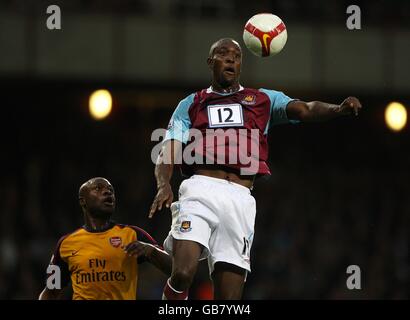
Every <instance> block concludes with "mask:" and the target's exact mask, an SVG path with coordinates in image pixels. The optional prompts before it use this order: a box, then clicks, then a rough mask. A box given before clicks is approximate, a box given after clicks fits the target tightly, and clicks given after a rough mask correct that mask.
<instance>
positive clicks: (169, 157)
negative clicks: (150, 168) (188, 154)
mask: <svg viewBox="0 0 410 320" xmlns="http://www.w3.org/2000/svg"><path fill="white" fill-rule="evenodd" d="M181 152H182V143H181V142H180V141H178V140H167V141H165V142H164V145H163V146H162V149H161V152H160V154H159V156H158V160H157V164H156V165H155V178H156V180H157V194H156V196H155V198H154V201H153V203H152V205H151V209H150V211H149V218H152V217H153V215H154V213H155V212H156V211H157V210H161V209H162V206H163V205H164V204H165V206H166V207H167V208H169V207H170V206H171V203H172V200H173V199H174V194H173V192H172V188H171V184H170V181H171V177H172V173H173V171H174V163H175V159H176V157H177V155H178V154H180V153H181Z"/></svg>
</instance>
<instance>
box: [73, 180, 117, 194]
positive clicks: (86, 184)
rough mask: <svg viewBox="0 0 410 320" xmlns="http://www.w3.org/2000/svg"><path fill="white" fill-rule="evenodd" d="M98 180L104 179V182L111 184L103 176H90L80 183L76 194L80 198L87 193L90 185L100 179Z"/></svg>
mask: <svg viewBox="0 0 410 320" xmlns="http://www.w3.org/2000/svg"><path fill="white" fill-rule="evenodd" d="M100 180H103V181H105V182H106V183H108V184H109V185H111V183H110V182H109V181H108V180H107V179H105V178H103V177H94V178H91V179H89V180H87V181H86V182H84V183H83V184H82V185H81V187H80V189H79V190H78V196H79V197H80V198H82V197H84V196H85V195H86V194H87V193H88V191H89V190H90V187H91V186H92V185H93V184H94V183H95V182H97V181H100Z"/></svg>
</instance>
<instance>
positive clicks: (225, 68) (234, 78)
mask: <svg viewBox="0 0 410 320" xmlns="http://www.w3.org/2000/svg"><path fill="white" fill-rule="evenodd" d="M241 63H242V52H241V49H240V48H239V46H238V45H237V44H236V43H234V42H232V41H224V42H222V43H221V44H220V45H218V46H217V47H215V49H214V51H213V55H212V59H211V61H210V67H211V69H212V72H213V78H214V81H216V82H217V83H218V84H219V85H220V86H221V87H223V88H226V87H229V86H232V85H235V84H237V83H238V82H239V76H240V74H241Z"/></svg>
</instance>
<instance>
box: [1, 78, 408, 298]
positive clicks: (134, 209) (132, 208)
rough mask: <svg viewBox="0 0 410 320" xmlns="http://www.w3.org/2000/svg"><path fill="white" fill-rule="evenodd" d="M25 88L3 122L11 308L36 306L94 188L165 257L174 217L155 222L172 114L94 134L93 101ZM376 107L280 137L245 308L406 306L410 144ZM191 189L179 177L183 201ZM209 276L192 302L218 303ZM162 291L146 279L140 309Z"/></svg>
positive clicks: (125, 121) (158, 112) (145, 273)
mask: <svg viewBox="0 0 410 320" xmlns="http://www.w3.org/2000/svg"><path fill="white" fill-rule="evenodd" d="M16 88H19V87H18V86H16ZM16 88H14V89H13V88H11V89H10V88H7V87H6V89H7V90H6V92H7V94H6V95H9V96H10V97H12V99H9V100H7V99H6V102H5V104H4V106H5V114H4V117H2V119H1V120H0V121H1V129H0V133H1V137H2V139H3V143H2V145H3V151H4V155H3V158H2V160H1V161H2V168H3V170H2V172H1V176H0V177H1V182H2V183H1V184H0V193H1V195H2V198H3V201H1V202H0V212H1V214H0V283H1V284H2V285H1V286H0V299H36V298H37V297H38V294H39V293H40V291H41V289H42V287H43V286H44V280H45V270H46V267H47V264H48V262H49V260H50V257H51V254H52V252H53V250H54V248H55V245H56V243H57V241H58V239H59V238H60V237H61V236H62V235H64V234H66V233H69V232H71V231H73V230H74V229H76V228H78V227H79V226H81V225H82V224H83V220H82V216H81V211H80V208H79V205H78V194H77V192H78V188H79V186H80V185H81V183H82V182H84V181H86V180H87V179H88V178H90V177H93V176H104V177H106V178H108V179H109V180H110V181H111V182H112V184H113V185H114V187H115V189H116V193H117V201H118V208H117V212H116V215H115V217H114V219H115V220H116V221H117V222H120V223H126V224H134V225H138V226H140V227H142V228H144V229H146V230H147V231H148V232H150V233H151V234H152V235H153V236H154V238H156V239H157V240H158V242H160V243H162V241H163V239H164V238H165V236H166V235H167V233H168V231H169V229H168V228H169V226H170V223H171V216H170V213H169V212H168V211H167V210H164V211H163V212H161V213H159V214H157V215H156V216H155V217H154V218H153V219H152V220H149V219H148V218H147V212H148V209H149V206H150V204H151V201H152V199H153V196H154V195H155V191H156V190H155V179H154V175H153V169H154V165H153V163H152V162H151V149H152V147H153V146H154V145H155V144H156V142H151V140H150V135H151V132H152V130H154V129H156V128H159V127H162V128H164V127H166V125H167V122H168V119H169V117H170V115H171V113H172V108H171V107H168V108H165V107H164V108H158V109H152V110H148V109H138V108H126V107H124V106H122V108H119V107H118V108H114V111H113V113H112V115H111V116H110V117H109V118H108V119H106V120H104V121H101V122H96V121H94V120H92V119H91V118H90V117H89V116H88V114H87V109H86V105H85V103H84V99H83V96H82V93H81V92H82V91H81V90H82V89H73V88H67V87H64V86H61V87H60V88H59V87H52V88H51V89H50V87H47V86H44V87H42V88H34V89H31V90H32V92H28V93H27V94H26V95H24V96H22V95H20V96H19V95H18V94H16V92H17V90H20V89H16ZM13 90H16V92H13ZM34 91H35V92H36V94H34ZM181 98H182V96H181ZM317 98H322V100H326V99H327V100H329V97H317ZM338 100H339V99H338V97H334V98H333V100H332V101H338ZM376 101H377V99H374V100H372V99H370V98H369V99H367V100H366V98H364V101H363V102H364V105H365V107H367V108H368V109H367V111H365V112H363V114H362V115H361V118H360V119H359V120H356V121H355V120H350V119H339V120H335V121H332V122H330V123H326V124H311V125H307V124H305V125H288V126H286V125H285V126H278V127H275V128H273V129H272V130H271V132H270V135H271V137H270V150H271V156H270V161H271V168H272V176H271V178H270V179H268V180H260V181H257V182H256V185H255V189H254V191H253V193H254V196H255V197H256V200H257V219H256V226H255V239H254V245H253V249H252V263H253V265H252V270H253V271H252V273H251V274H250V275H249V276H248V280H247V284H246V287H245V292H244V297H245V298H248V299H293V298H295V299H347V298H349V299H356V298H357V299H403V298H407V299H408V298H409V291H410V290H409V288H410V274H409V270H410V268H409V267H410V265H409V264H410V259H409V237H408V231H409V227H410V220H409V219H410V218H409V217H410V199H409V197H408V190H409V187H410V176H409V170H408V163H410V153H409V151H408V150H410V148H409V141H410V139H409V134H408V133H407V132H405V133H403V134H392V133H389V132H388V131H387V130H386V129H384V127H383V123H382V122H378V121H379V120H378V113H377V103H376ZM176 102H177V101H173V102H172V103H170V105H174V104H176ZM180 181H181V177H180V176H179V174H178V172H176V174H175V178H174V180H173V186H174V193H175V194H177V192H176V191H177V187H178V184H179V182H180ZM350 265H357V266H359V267H360V270H361V276H362V277H361V279H362V280H361V287H362V289H361V290H349V289H347V287H346V280H347V278H348V276H349V274H347V273H346V270H347V268H348V266H350ZM207 272H208V271H207V266H206V263H201V265H200V272H199V274H198V276H197V278H196V279H195V283H194V287H193V289H192V291H191V297H192V298H196V299H201V298H210V297H211V296H210V281H209V277H208V274H207ZM165 280H166V277H165V275H163V274H161V273H160V272H159V271H157V270H155V269H154V268H153V267H151V266H149V265H146V266H143V267H142V269H141V276H140V281H139V298H140V299H159V298H160V296H161V291H162V288H163V285H164V281H165Z"/></svg>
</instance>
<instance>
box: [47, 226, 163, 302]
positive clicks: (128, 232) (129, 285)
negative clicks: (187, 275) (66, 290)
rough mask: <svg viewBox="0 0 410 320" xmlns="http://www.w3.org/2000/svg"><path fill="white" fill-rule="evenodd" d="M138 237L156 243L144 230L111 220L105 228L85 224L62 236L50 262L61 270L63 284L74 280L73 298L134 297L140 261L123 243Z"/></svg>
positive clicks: (106, 298)
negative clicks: (126, 251) (92, 228)
mask: <svg viewBox="0 0 410 320" xmlns="http://www.w3.org/2000/svg"><path fill="white" fill-rule="evenodd" d="M135 240H139V241H143V242H147V243H151V244H154V245H157V243H156V241H155V240H154V239H153V238H152V237H151V236H150V235H149V234H148V233H147V232H146V231H144V230H143V229H141V228H138V227H135V226H128V225H120V224H115V223H112V224H111V225H110V226H109V227H108V228H107V229H106V230H104V231H101V232H92V231H90V230H87V229H86V228H85V227H82V228H80V229H77V230H76V231H74V232H73V233H70V234H68V235H66V236H63V237H62V238H61V239H60V240H59V241H58V244H57V248H56V251H55V253H54V255H53V258H52V260H51V264H54V265H58V266H59V267H60V270H61V285H62V287H64V286H66V285H67V284H68V282H69V281H70V279H71V284H72V287H73V300H135V299H136V295H137V281H138V263H141V262H142V261H143V258H139V259H138V260H137V259H136V258H135V257H128V256H127V255H126V253H125V252H124V250H123V249H122V246H126V245H127V244H129V243H130V242H133V241H135Z"/></svg>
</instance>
